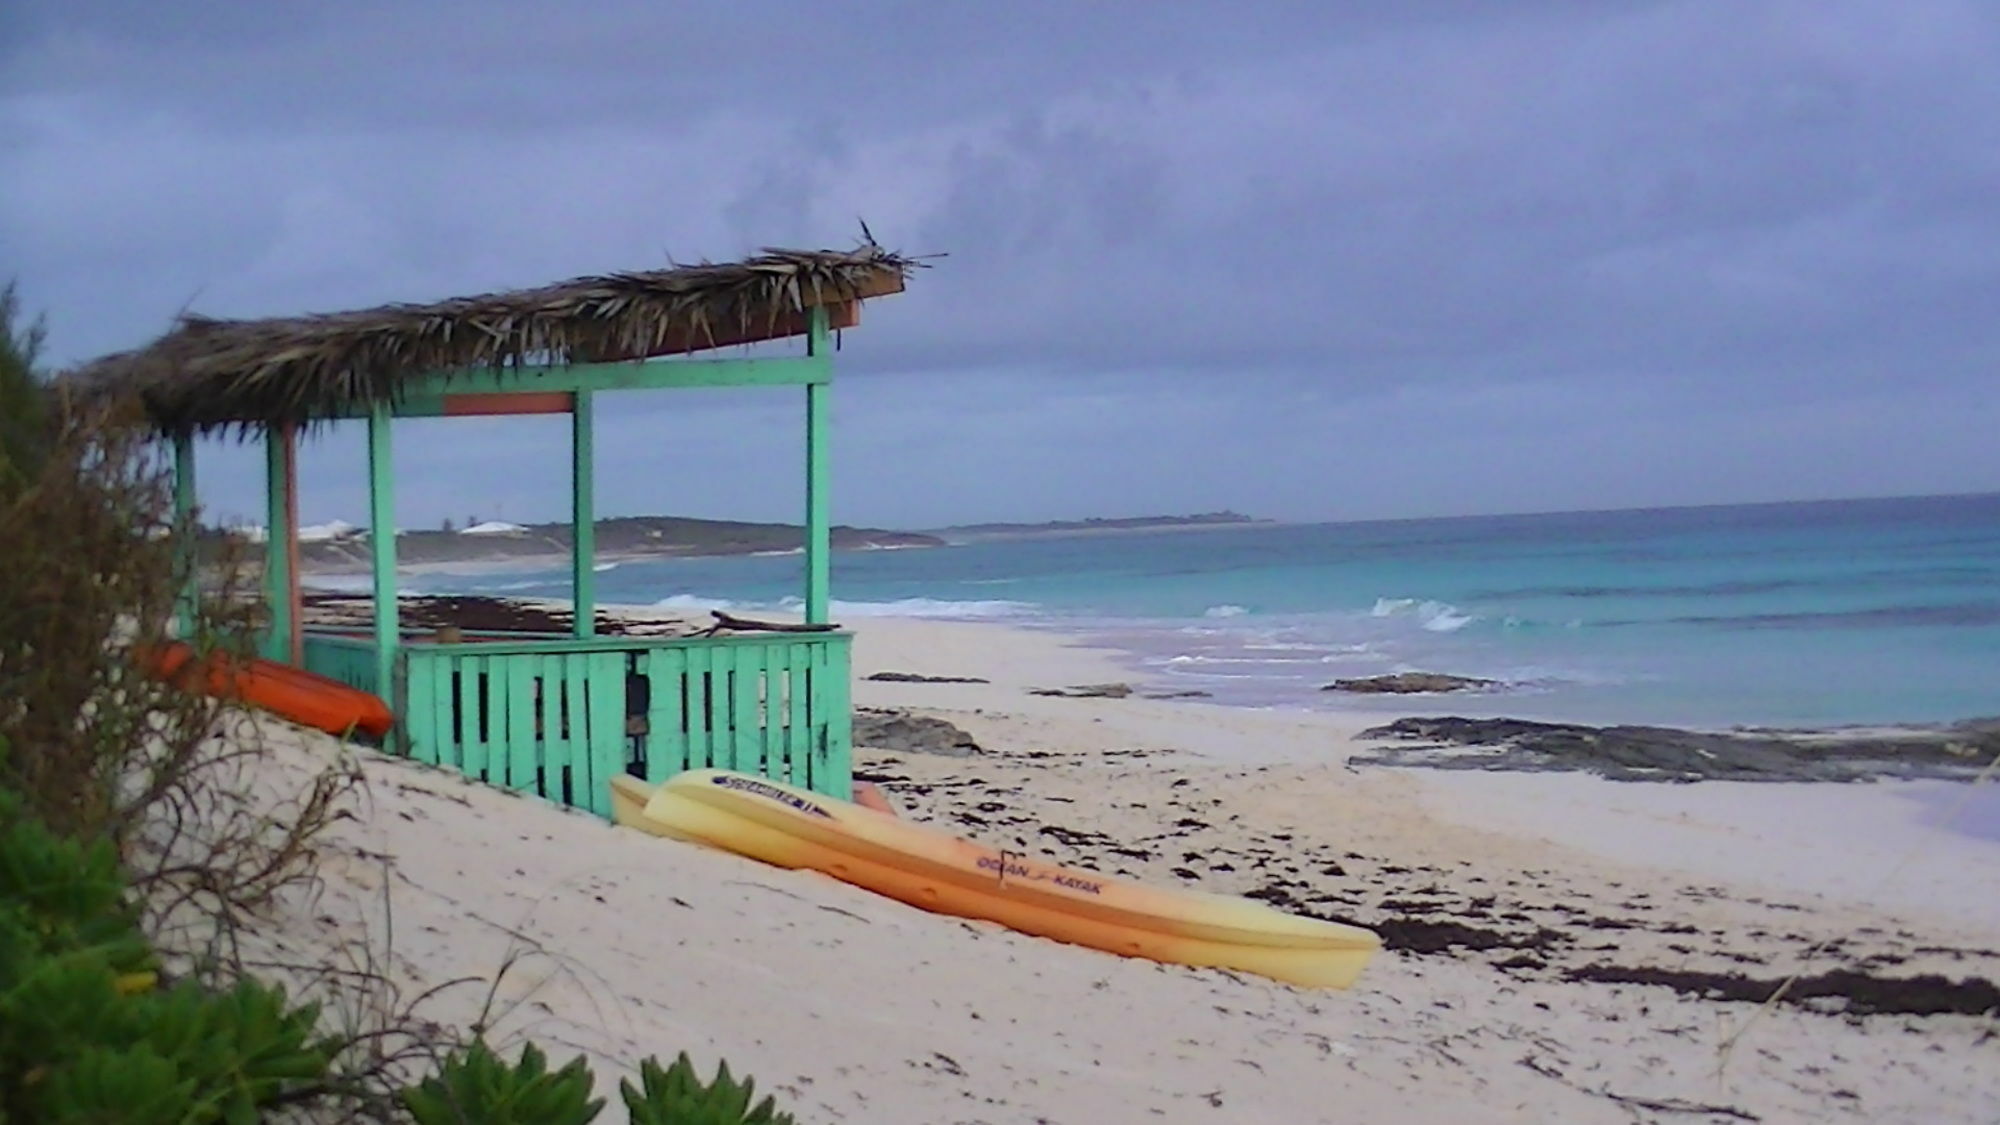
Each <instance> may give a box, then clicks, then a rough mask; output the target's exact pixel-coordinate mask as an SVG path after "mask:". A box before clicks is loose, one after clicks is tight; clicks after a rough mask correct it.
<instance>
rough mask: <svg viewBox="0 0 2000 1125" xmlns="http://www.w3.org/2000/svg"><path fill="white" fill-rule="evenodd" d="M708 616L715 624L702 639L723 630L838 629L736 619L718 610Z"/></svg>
mask: <svg viewBox="0 0 2000 1125" xmlns="http://www.w3.org/2000/svg"><path fill="white" fill-rule="evenodd" d="M708 615H709V616H710V617H713V618H715V624H713V625H710V626H709V627H708V628H706V629H704V630H702V631H701V635H702V636H704V637H706V636H711V635H713V634H715V633H720V632H721V631H723V630H724V629H741V630H745V631H750V632H760V633H826V632H831V631H833V630H835V629H838V628H840V626H838V625H835V624H832V623H829V622H824V621H806V622H798V621H758V620H756V619H754V618H749V617H737V616H736V615H735V614H731V613H724V612H722V611H721V610H719V609H711V610H709V611H708Z"/></svg>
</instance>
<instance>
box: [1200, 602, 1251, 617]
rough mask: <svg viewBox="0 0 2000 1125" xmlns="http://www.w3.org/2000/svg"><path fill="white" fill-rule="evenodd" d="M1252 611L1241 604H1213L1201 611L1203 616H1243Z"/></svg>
mask: <svg viewBox="0 0 2000 1125" xmlns="http://www.w3.org/2000/svg"><path fill="white" fill-rule="evenodd" d="M1249 612H1250V611H1249V610H1247V609H1245V608H1244V607H1242V606H1240V605H1212V606H1209V607H1208V608H1207V609H1205V610H1202V611H1201V615H1202V616H1203V617H1241V616H1243V615H1244V614H1246V613H1249Z"/></svg>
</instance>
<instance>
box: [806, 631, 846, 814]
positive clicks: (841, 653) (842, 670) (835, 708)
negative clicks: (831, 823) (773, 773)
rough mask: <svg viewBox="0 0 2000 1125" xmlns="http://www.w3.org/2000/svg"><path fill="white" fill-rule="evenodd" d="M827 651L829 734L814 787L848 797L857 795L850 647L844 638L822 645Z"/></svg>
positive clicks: (826, 716) (826, 718)
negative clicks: (855, 793)
mask: <svg viewBox="0 0 2000 1125" xmlns="http://www.w3.org/2000/svg"><path fill="white" fill-rule="evenodd" d="M819 649H820V651H821V652H823V653H825V654H826V696H827V698H826V710H825V712H824V714H825V723H826V736H825V739H824V741H822V742H821V743H820V744H819V745H820V748H821V755H820V757H819V758H818V759H817V760H816V761H815V762H814V770H813V779H812V788H814V789H816V790H818V791H819V792H821V793H824V794H826V795H827V796H829V797H838V798H839V799H841V800H843V801H845V800H850V799H852V798H853V796H854V752H853V746H852V739H853V735H852V730H853V726H852V724H853V720H854V707H853V703H852V700H851V699H850V698H849V693H850V691H851V687H850V677H851V672H850V664H849V650H848V647H847V644H846V643H845V640H844V639H841V640H829V641H827V642H826V643H823V644H821V645H820V646H819Z"/></svg>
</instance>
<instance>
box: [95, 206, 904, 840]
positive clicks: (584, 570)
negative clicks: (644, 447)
mask: <svg viewBox="0 0 2000 1125" xmlns="http://www.w3.org/2000/svg"><path fill="white" fill-rule="evenodd" d="M921 265H923V263H922V262H920V261H918V260H916V259H912V258H908V257H905V256H903V255H900V254H897V253H893V252H890V251H887V250H884V249H883V248H881V247H880V246H878V245H876V244H875V243H874V242H873V241H872V240H868V241H864V242H863V243H862V244H861V245H859V246H857V247H855V248H853V249H850V250H787V249H766V250H764V251H762V252H760V253H759V254H757V255H755V256H752V257H749V258H746V259H744V260H742V261H737V262H729V263H722V264H714V263H702V264H699V265H690V266H676V267H673V268H669V269H661V270H650V271H636V272H625V273H613V274H604V275H600V276H589V277H579V278H573V279H571V280H568V281H563V282H558V283H556V284H552V285H546V286H542V287H540V288H535V289H524V290H516V291H511V292H496V293H486V294H481V295H477V296H469V297H457V298H451V299H448V300H443V301H436V302H432V303H429V304H387V305H380V306H377V307H374V308H366V309H357V310H352V311H346V312H335V313H317V314H310V315H303V316H288V317H272V318H265V319H255V320H223V319H217V318H212V317H206V316H200V315H192V314H190V315H185V316H183V317H182V318H181V319H180V321H179V322H178V323H177V324H176V325H175V326H174V328H173V329H172V330H171V331H169V332H167V333H166V334H165V335H163V336H161V337H160V338H159V339H157V340H155V341H153V342H152V343H150V344H148V345H146V346H144V347H141V348H138V349H134V350H132V351H126V352H120V353H116V354H112V355H107V356H104V357H101V358H99V359H96V360H93V361H91V362H89V363H86V364H84V365H82V366H80V367H77V368H75V369H72V370H70V371H68V372H65V373H63V374H62V375H61V376H60V379H61V381H62V382H63V383H64V384H65V385H66V386H67V387H68V388H69V389H70V390H71V391H72V392H73V393H76V394H79V395H83V396H86V397H89V396H114V395H115V396H135V397H136V398H137V400H138V401H139V402H140V404H142V406H143V407H144V409H145V412H146V415H147V417H148V418H149V419H150V421H151V423H152V424H153V425H154V427H155V428H156V429H157V430H158V431H159V432H160V433H161V434H162V435H163V436H164V437H166V438H167V439H168V440H170V441H171V442H172V447H173V451H174V455H175V462H176V466H177V479H176V489H175V499H176V504H177V505H178V506H179V507H181V508H182V509H183V514H184V515H185V514H187V513H188V512H189V511H191V509H192V507H193V504H194V479H195V466H194V452H193V449H194V447H193V440H192V439H193V438H194V437H195V436H198V435H208V434H216V433H223V434H231V435H234V436H236V437H238V438H242V439H250V440H256V439H261V440H262V441H263V442H264V443H265V446H266V452H267V457H266V466H267V495H268V497H269V511H268V520H269V528H270V533H269V536H268V538H267V540H266V544H265V582H266V596H267V601H268V602H269V606H270V618H271V626H270V628H269V631H268V634H267V636H266V637H265V639H264V646H263V647H264V652H265V655H266V656H267V657H269V658H271V659H276V660H283V661H289V662H292V663H297V664H301V665H303V666H305V667H307V668H310V669H311V670H313V671H318V672H321V673H323V674H327V675H331V676H333V677H334V678H336V679H340V680H343V681H345V682H347V683H350V684H353V685H354V686H357V687H362V688H365V689H367V690H370V691H373V692H375V693H376V694H378V695H381V696H382V697H383V698H384V699H385V700H387V701H388V702H389V703H390V706H391V708H392V709H393V710H394V711H395V712H396V714H397V718H398V722H397V729H396V732H395V733H394V735H392V741H393V742H394V743H395V745H396V748H397V749H399V750H401V751H402V752H405V753H408V754H410V755H412V756H414V757H417V758H419V759H420V760H425V761H429V762H432V763H435V764H449V765H454V766H457V767H458V768H460V769H462V770H464V771H465V772H467V773H469V774H472V775H474V776H477V777H480V778H482V779H484V780H488V781H491V782H494V783H496V784H502V785H506V786H509V787H512V788H518V789H525V790H530V791H533V792H537V793H540V794H541V795H543V796H546V797H549V798H551V799H554V800H559V801H562V802H564V803H566V804H572V805H578V806H581V807H587V808H590V809H593V810H594V811H597V812H600V813H602V814H605V815H609V810H610V805H609V792H608V786H609V778H610V776H611V774H612V773H613V772H616V771H619V770H624V771H626V772H635V773H639V774H641V775H642V776H646V777H648V778H649V779H650V780H664V778H665V777H666V776H670V775H671V774H672V773H674V772H678V770H680V769H684V768H694V767H698V766H725V767H729V768H739V769H745V770H748V771H750V772H756V773H762V774H765V775H766V776H771V777H775V778H778V779H780V780H786V781H790V782H792V783H794V784H800V785H805V786H807V787H809V788H813V789H816V790H819V791H821V792H825V793H828V794H830V795H833V796H839V797H843V798H844V797H847V796H849V795H850V793H851V784H852V781H851V767H850V764H849V745H848V744H849V739H848V730H849V716H848V713H847V689H848V684H847V678H848V645H849V641H850V640H851V638H850V637H849V635H848V634H846V633H845V632H844V631H842V630H840V629H838V628H835V627H832V625H831V623H830V622H828V620H827V607H828V588H827V587H828V558H827V556H828V553H829V551H830V549H831V543H830V531H831V528H830V525H829V520H828V496H827V488H826V484H827V474H828V469H829V457H828V450H829V445H828V440H827V439H828V433H827V395H828V389H829V384H830V382H831V379H832V363H831V360H832V351H833V348H832V334H833V333H834V332H837V331H840V330H843V329H848V328H853V327H855V326H856V325H858V324H859V323H860V318H861V306H862V303H863V302H864V301H867V300H870V299H873V298H877V297H884V296H888V295H891V294H894V293H899V292H901V291H902V290H903V287H904V284H905V281H906V279H907V277H908V276H909V274H910V272H911V271H912V270H913V269H916V268H918V267H920V266H921ZM794 338H803V341H804V344H805V347H804V354H803V355H786V356H775V357H773V356H768V355H757V356H748V355H734V356H728V357H718V356H717V354H716V353H724V352H726V351H727V350H728V349H732V348H740V347H742V346H745V345H752V344H758V343H763V342H767V341H779V340H786V339H794ZM703 353H708V354H703ZM690 386H706V387H716V386H774V387H776V386H790V387H793V388H794V389H795V390H796V389H798V388H801V387H802V388H803V389H804V393H805V396H806V433H805V441H804V450H803V454H804V457H803V460H804V462H805V494H806V496H805V505H804V506H805V512H804V523H805V539H806V542H805V572H806V575H805V587H806V588H805V590H804V595H805V596H804V607H805V622H806V624H807V625H809V626H815V627H816V628H814V629H812V630H810V631H806V632H777V633H771V634H756V633H753V634H732V635H722V636H708V637H698V638H634V637H619V638H609V637H597V636H595V635H593V628H594V623H595V619H596V612H595V608H596V600H595V595H594V585H593V583H594V578H593V575H594V569H593V566H592V563H593V561H594V560H593V557H592V556H593V554H594V544H593V538H594V536H593V529H594V526H595V522H596V515H595V510H594V507H595V481H594V474H593V468H592V465H593V460H594V452H595V450H594V434H593V429H594V426H593V421H594V416H595V398H596V396H597V395H599V394H602V393H607V392H613V391H622V390H639V389H654V388H671V387H690ZM494 414H568V415H569V416H570V419H571V439H572V441H571V451H572V456H571V464H570V471H571V483H572V489H571V497H572V507H573V520H574V525H573V526H574V534H573V537H572V538H573V540H574V560H573V562H574V566H573V584H574V587H575V589H574V594H575V601H576V611H575V614H574V620H575V627H574V631H573V635H570V636H552V635H535V636H520V635H508V636H498V635H496V636H470V635H468V636H465V637H464V639H463V642H462V643H436V642H433V641H432V640H431V639H430V638H427V637H415V636H406V635H405V634H404V632H403V630H402V629H401V628H400V624H399V621H398V618H397V611H396V605H397V603H396V574H395V567H396V560H395V549H396V548H395V535H394V533H393V528H394V527H395V473H394V448H393V443H392V434H393V422H394V419H395V418H398V417H455V416H478V415H494ZM339 419H365V420H366V422H367V427H368V466H369V517H370V518H369V525H370V528H371V535H370V553H371V561H372V568H373V591H374V611H375V612H374V623H373V629H372V631H371V632H368V633H367V634H366V635H364V636H356V635H354V631H353V630H347V631H336V630H309V629H307V628H305V626H304V623H303V622H302V621H301V620H300V617H301V597H300V589H299V588H300V581H299V579H300V576H299V560H298V553H297V543H298V530H299V529H298V512H297V506H296V505H297V501H296V495H297V480H296V475H297V468H296V466H297V454H296V443H297V439H298V436H299V435H300V434H301V433H303V432H308V431H310V430H311V429H312V428H313V427H315V426H319V425H323V424H326V423H328V422H331V421H334V420H339ZM383 529H390V530H389V531H388V533H386V534H383V533H379V532H381V531H382V530H383ZM191 598H192V594H190V604H191Z"/></svg>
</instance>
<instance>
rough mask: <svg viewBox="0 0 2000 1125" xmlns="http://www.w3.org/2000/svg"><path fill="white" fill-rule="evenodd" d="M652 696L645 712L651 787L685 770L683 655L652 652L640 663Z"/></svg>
mask: <svg viewBox="0 0 2000 1125" xmlns="http://www.w3.org/2000/svg"><path fill="white" fill-rule="evenodd" d="M639 667H640V669H641V670H642V671H643V672H644V674H645V676H646V679H647V681H648V684H649V687H650V690H651V692H652V700H651V702H650V706H649V708H648V710H647V712H646V780H647V781H648V782H651V783H653V784H655V785H657V784H659V783H660V782H662V781H665V780H666V779H668V778H669V777H672V776H673V775H675V774H677V773H679V772H681V771H682V770H684V769H686V768H687V761H688V739H687V731H686V730H685V728H684V727H683V726H682V724H683V723H685V722H686V721H687V712H686V710H685V706H684V700H683V695H682V693H683V692H685V691H686V690H687V651H686V650H685V649H678V648H656V649H654V650H653V651H651V652H648V653H646V654H645V655H644V656H643V657H642V658H641V659H640V665H639Z"/></svg>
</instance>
